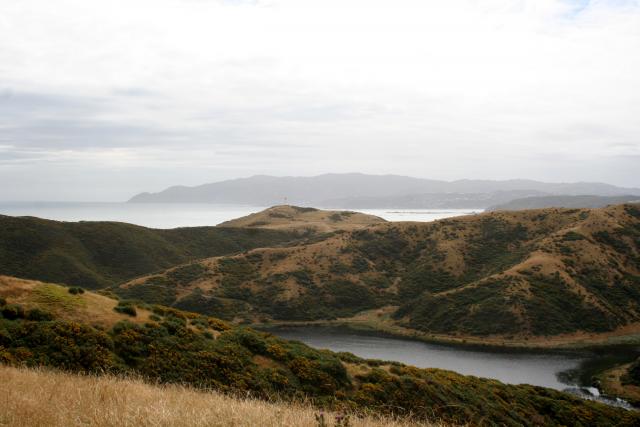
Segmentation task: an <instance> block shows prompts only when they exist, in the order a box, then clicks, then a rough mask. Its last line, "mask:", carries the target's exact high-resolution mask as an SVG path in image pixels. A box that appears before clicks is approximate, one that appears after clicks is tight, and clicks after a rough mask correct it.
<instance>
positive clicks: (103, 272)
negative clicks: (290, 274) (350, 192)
mask: <svg viewBox="0 0 640 427" xmlns="http://www.w3.org/2000/svg"><path fill="white" fill-rule="evenodd" d="M297 238H298V236H297V235H295V233H292V232H287V231H276V230H263V229H234V228H217V227H192V228H176V229H171V230H157V229H150V228H145V227H140V226H136V225H131V224H124V223H117V222H85V221H83V222H58V221H49V220H44V219H38V218H32V217H9V216H3V215H0V274H5V275H8V276H16V277H22V278H26V279H36V280H42V281H47V282H56V283H64V284H67V285H72V286H82V287H85V288H90V289H98V288H104V287H108V286H112V285H115V284H118V283H121V282H123V281H126V280H128V279H132V278H134V277H137V276H141V275H144V274H148V273H151V272H154V271H159V270H163V269H167V268H170V267H172V266H176V265H179V264H182V263H185V262H188V261H190V260H194V259H198V258H205V257H211V256H220V255H227V254H231V253H235V252H241V251H244V250H248V249H252V248H256V247H265V246H277V245H280V244H284V243H287V242H291V241H293V240H295V239H297ZM181 273H187V275H184V274H183V275H182V276H180V277H177V280H179V281H180V280H187V279H188V274H189V272H181Z"/></svg>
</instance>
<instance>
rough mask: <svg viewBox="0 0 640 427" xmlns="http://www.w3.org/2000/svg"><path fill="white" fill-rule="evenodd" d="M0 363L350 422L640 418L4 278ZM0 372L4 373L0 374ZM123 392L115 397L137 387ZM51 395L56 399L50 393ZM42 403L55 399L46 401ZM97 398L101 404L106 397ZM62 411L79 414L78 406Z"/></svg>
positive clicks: (547, 392) (627, 421) (523, 388)
mask: <svg viewBox="0 0 640 427" xmlns="http://www.w3.org/2000/svg"><path fill="white" fill-rule="evenodd" d="M0 363H2V364H8V365H20V366H27V367H29V366H30V367H36V366H47V367H52V368H61V369H64V370H66V371H71V372H77V373H92V374H104V373H114V374H118V375H123V374H124V375H136V376H138V377H139V378H142V379H145V380H147V381H150V382H152V383H166V384H171V383H179V384H181V385H187V386H191V387H195V388H202V389H205V390H215V391H217V392H223V393H228V394H230V395H232V396H234V395H235V396H240V395H242V396H247V395H249V394H250V395H251V396H252V397H253V398H256V399H265V400H271V401H280V402H291V401H298V400H299V399H300V398H302V397H305V398H306V402H308V403H309V404H312V405H314V406H315V407H322V408H328V409H333V410H338V411H349V412H350V413H352V414H354V416H357V415H358V414H362V413H367V414H387V415H389V414H393V415H395V416H402V417H408V418H406V419H417V420H437V421H444V422H447V423H452V424H465V423H469V424H473V425H479V424H487V425H513V426H515V425H578V424H580V425H593V424H597V425H621V426H623V425H629V426H631V425H637V424H638V422H640V415H639V414H638V413H637V412H634V411H626V410H623V409H619V408H614V407H610V406H606V405H603V404H600V403H595V402H591V401H587V400H582V399H580V398H578V397H575V396H572V395H570V394H567V393H562V392H559V391H555V390H551V389H545V388H541V387H534V386H529V385H517V386H516V385H505V384H502V383H500V382H499V381H495V380H487V379H481V378H476V377H472V376H462V375H459V374H455V373H453V372H449V371H443V370H438V369H418V368H414V367H411V366H406V365H403V364H400V363H393V362H384V361H375V360H365V359H361V358H358V357H356V356H354V355H352V354H350V353H333V352H330V351H327V350H315V349H313V348H310V347H308V346H306V345H304V344H302V343H299V342H292V341H286V340H283V339H280V338H277V337H275V336H273V335H270V334H267V333H262V332H257V331H254V330H251V329H248V328H244V327H237V326H233V325H230V324H228V323H226V322H224V321H222V320H219V319H216V318H213V317H208V316H202V315H198V314H194V313H189V312H184V311H179V310H175V309H171V308H167V307H163V306H159V305H144V304H135V303H131V302H125V301H116V300H114V299H111V298H109V297H106V296H104V295H98V294H94V293H92V292H88V291H87V292H81V291H80V290H78V289H75V288H74V289H69V288H65V287H62V286H58V285H54V284H48V283H42V282H34V281H27V280H21V279H15V278H11V277H6V276H0ZM0 375H1V376H3V377H4V376H6V375H7V370H6V369H5V368H2V367H0ZM63 380H64V379H63ZM14 383H15V382H11V383H3V384H4V385H5V386H6V385H7V384H14ZM65 384H66V380H65ZM79 385H80V386H82V385H81V384H79ZM130 385H132V387H131V388H123V389H122V390H120V393H121V394H120V395H121V396H128V394H129V393H135V391H136V390H141V387H140V386H136V385H135V384H130ZM43 386H44V385H43ZM96 386H98V385H96ZM34 393H37V391H29V392H28V395H29V396H33V395H34ZM54 394H55V395H57V396H60V393H59V389H56V393H54ZM4 397H5V401H4V404H3V408H4V405H5V404H10V405H12V404H13V403H14V402H15V398H16V396H15V394H14V393H13V392H11V393H6V392H5V396H4ZM140 397H141V396H131V399H134V400H136V399H140ZM191 397H193V398H194V399H200V397H198V396H191ZM51 399H58V398H57V397H54V396H49V397H48V398H47V399H45V401H51ZM76 399H78V401H83V402H85V401H87V400H86V399H84V398H80V397H77V398H76ZM58 400H60V401H62V400H61V399H58ZM102 400H103V404H104V405H110V404H111V403H109V401H108V400H109V399H108V397H107V395H102ZM122 404H124V402H123V403H122ZM0 411H2V410H0ZM72 411H73V413H76V414H80V413H86V410H84V409H82V408H79V407H78V405H77V404H76V405H75V406H74V408H72ZM114 411H115V412H114V414H112V415H115V414H116V413H118V411H117V407H116V408H114ZM0 413H1V412H0ZM99 414H101V412H100V411H97V412H96V413H94V415H93V416H94V417H98V416H100V415H99ZM234 425H237V424H234Z"/></svg>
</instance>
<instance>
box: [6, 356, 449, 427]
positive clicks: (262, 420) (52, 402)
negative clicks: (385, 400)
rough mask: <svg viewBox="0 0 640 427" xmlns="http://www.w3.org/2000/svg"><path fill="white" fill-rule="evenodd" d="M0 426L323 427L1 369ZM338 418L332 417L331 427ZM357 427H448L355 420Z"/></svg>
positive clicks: (191, 397)
mask: <svg viewBox="0 0 640 427" xmlns="http://www.w3.org/2000/svg"><path fill="white" fill-rule="evenodd" d="M0 384H2V385H3V392H2V393H1V394H0V425H2V426H5V425H6V426H15V427H22V426H24V427H27V426H28V427H38V426H52V427H54V426H60V427H62V426H64V427H67V426H87V425H91V426H96V427H100V426H118V427H125V426H175V427H181V426H185V427H186V426H189V427H198V426H203V427H204V426H237V427H240V426H264V427H275V426H296V427H298V426H300V427H304V426H309V427H311V426H313V427H315V426H318V425H319V424H318V421H316V415H318V414H319V412H318V410H317V409H314V408H311V407H309V406H306V405H302V404H298V405H296V404H285V403H268V402H264V401H259V400H252V399H236V398H231V397H228V396H225V395H222V394H220V393H215V392H203V391H197V390H194V389H191V388H188V387H183V386H178V385H151V384H146V383H144V382H142V381H140V380H136V379H127V378H117V377H113V376H100V377H96V376H78V375H71V374H66V373H61V372H56V371H49V370H43V369H26V368H12V367H7V366H2V365H0ZM337 415H339V414H336V413H331V412H327V413H325V414H324V418H325V420H326V422H327V425H328V426H334V425H335V419H336V416H337ZM348 425H349V426H352V427H377V426H391V427H408V426H409V425H411V426H424V427H426V426H444V424H416V423H407V422H403V421H396V420H392V419H389V418H371V417H368V418H355V417H350V419H349V424H348Z"/></svg>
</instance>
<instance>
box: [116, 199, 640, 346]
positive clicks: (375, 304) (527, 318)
mask: <svg viewBox="0 0 640 427" xmlns="http://www.w3.org/2000/svg"><path fill="white" fill-rule="evenodd" d="M281 209H282V208H280V210H281ZM274 213H275V214H276V215H275V218H276V219H277V221H278V228H279V229H280V230H283V229H285V228H284V227H283V225H282V223H281V220H282V218H281V214H282V212H280V211H277V210H276V211H271V212H269V211H267V212H265V213H263V214H262V215H263V217H265V216H266V217H269V216H270V215H274ZM253 222H254V224H255V223H256V222H258V223H259V224H262V223H264V225H265V227H269V226H272V224H270V223H268V222H267V221H265V220H264V218H263V219H262V220H261V222H260V220H255V218H254V219H253ZM334 222H335V223H336V224H339V223H340V221H339V220H337V219H334ZM292 224H295V228H296V229H297V230H298V231H299V230H300V224H299V223H298V222H292ZM336 224H333V227H334V230H333V231H332V232H330V233H328V234H327V233H316V237H315V238H314V239H307V240H305V241H304V242H301V243H292V244H290V245H284V246H281V247H277V248H256V249H251V250H247V251H245V252H243V253H240V254H234V255H227V256H218V257H212V258H205V259H201V260H198V261H196V262H191V263H187V264H184V265H181V266H177V267H173V268H171V269H168V270H166V271H164V272H161V273H155V274H151V275H146V276H142V277H138V278H136V279H133V280H131V281H128V282H126V283H123V284H121V285H119V286H117V287H114V288H111V290H112V291H113V292H114V293H116V294H117V295H119V296H120V297H122V298H130V299H140V300H143V301H148V302H154V303H161V304H166V305H171V306H175V307H177V308H180V309H184V310H190V311H195V312H200V313H203V314H211V315H213V314H215V315H217V316H220V317H222V318H225V319H227V320H230V321H233V322H235V323H250V324H263V323H267V324H277V323H280V324H282V323H291V322H297V323H308V322H315V323H332V324H346V325H351V326H354V327H360V328H369V329H376V330H380V331H385V332H391V333H395V334H400V335H404V336H412V337H420V338H424V339H433V340H452V341H462V340H464V341H466V342H482V343H489V344H494V345H519V346H560V345H586V344H592V343H607V342H608V343H611V342H617V341H621V340H622V341H624V340H628V339H631V338H635V337H637V336H638V333H639V332H640V323H639V322H640V310H639V304H640V288H639V286H640V257H639V246H638V243H639V242H640V209H639V208H638V207H637V205H618V206H612V207H607V208H601V209H543V210H528V211H517V212H511V211H506V212H492V213H485V214H479V215H472V216H467V217H457V218H450V219H445V220H440V221H435V222H431V223H409V222H407V223H384V222H378V221H372V224H371V225H369V226H367V227H362V226H360V227H359V228H357V229H353V227H352V224H349V225H348V226H346V227H345V228H343V229H338V228H337V227H338V226H337V225H336ZM312 230H313V229H309V231H310V232H311V231H312Z"/></svg>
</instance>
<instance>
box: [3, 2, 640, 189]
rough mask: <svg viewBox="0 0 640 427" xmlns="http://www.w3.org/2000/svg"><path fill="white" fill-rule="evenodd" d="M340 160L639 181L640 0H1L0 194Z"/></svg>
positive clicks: (189, 179) (491, 174)
mask: <svg viewBox="0 0 640 427" xmlns="http://www.w3.org/2000/svg"><path fill="white" fill-rule="evenodd" d="M326 172H365V173H394V174H402V175H411V176H417V177H425V178H435V179H447V180H451V179H459V178H490V179H505V178H532V179H539V180H545V181H604V182H609V183H612V184H617V185H624V186H639V187H640V0H629V1H625V0H608V1H597V0H593V1H588V0H575V1H573V0H441V1H425V0H415V1H413V0H389V1H384V0H363V1H360V0H337V1H334V0H315V1H310V0H267V1H260V0H258V1H232V0H226V1H225V0H219V1H217V0H126V1H124V0H109V1H102V0H56V1H51V0H19V1H3V2H1V3H0V182H1V185H0V200H123V199H128V198H129V197H130V196H131V195H133V194H135V193H137V192H140V191H157V190H161V189H163V188H165V187H167V186H170V185H173V184H186V185H196V184H201V183H205V182H212V181H218V180H222V179H227V178H234V177H241V176H249V175H253V174H259V173H260V174H272V175H315V174H320V173H326Z"/></svg>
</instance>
